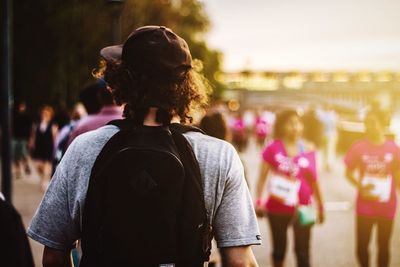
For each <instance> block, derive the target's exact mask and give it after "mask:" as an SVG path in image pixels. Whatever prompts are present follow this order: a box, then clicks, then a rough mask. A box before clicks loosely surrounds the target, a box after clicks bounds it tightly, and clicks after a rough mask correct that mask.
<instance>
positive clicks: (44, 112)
mask: <svg viewBox="0 0 400 267" xmlns="http://www.w3.org/2000/svg"><path fill="white" fill-rule="evenodd" d="M53 116H54V110H53V108H52V107H50V106H48V105H45V106H44V107H43V108H42V109H41V110H40V120H39V121H38V122H37V123H35V124H34V125H33V127H32V136H31V139H30V141H29V148H30V151H31V152H32V158H33V160H34V161H35V164H36V169H37V172H38V174H39V176H40V185H41V187H42V190H43V191H45V190H46V189H47V186H48V183H49V181H50V177H51V170H52V160H53V149H54V140H55V138H56V136H57V132H58V129H57V126H56V125H55V124H54V123H53Z"/></svg>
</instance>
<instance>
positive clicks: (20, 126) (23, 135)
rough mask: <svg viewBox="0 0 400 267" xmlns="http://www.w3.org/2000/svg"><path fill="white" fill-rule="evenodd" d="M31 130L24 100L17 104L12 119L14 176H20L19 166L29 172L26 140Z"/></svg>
mask: <svg viewBox="0 0 400 267" xmlns="http://www.w3.org/2000/svg"><path fill="white" fill-rule="evenodd" d="M31 130H32V118H31V116H30V115H29V114H28V112H27V107H26V104H25V102H21V103H20V104H18V106H17V109H16V111H15V113H14V120H13V137H14V139H13V141H12V148H13V165H14V170H15V176H16V177H17V178H20V177H21V175H22V174H21V167H22V168H23V170H24V172H25V174H30V173H31V169H30V167H29V161H28V157H29V155H28V140H29V137H30V135H31Z"/></svg>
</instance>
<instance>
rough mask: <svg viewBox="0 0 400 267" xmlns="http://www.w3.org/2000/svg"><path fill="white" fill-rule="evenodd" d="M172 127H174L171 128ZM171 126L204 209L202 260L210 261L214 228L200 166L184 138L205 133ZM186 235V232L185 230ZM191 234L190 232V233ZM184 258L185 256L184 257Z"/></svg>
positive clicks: (178, 125) (187, 174)
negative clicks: (185, 134)
mask: <svg viewBox="0 0 400 267" xmlns="http://www.w3.org/2000/svg"><path fill="white" fill-rule="evenodd" d="M171 126H172V127H171ZM171 126H170V130H171V134H172V138H173V140H174V142H175V144H176V147H177V149H178V153H179V155H180V159H181V161H182V163H183V166H184V170H185V173H186V177H190V178H189V179H190V182H192V183H193V184H194V186H195V187H196V190H197V191H198V196H199V201H200V203H201V208H202V209H203V214H204V218H203V225H201V228H202V231H203V237H202V239H203V240H202V244H203V245H202V250H203V255H202V258H203V260H204V261H208V259H209V256H210V254H211V240H212V227H211V225H210V224H209V220H208V218H209V214H208V212H207V209H206V206H205V201H204V192H203V186H202V178H201V173H200V166H199V163H198V161H197V159H196V156H195V154H194V152H193V149H192V146H191V145H190V143H189V141H188V140H187V139H186V138H185V137H184V136H183V133H185V132H190V131H196V132H201V133H202V132H203V131H201V130H200V129H198V128H196V127H191V126H184V125H181V124H173V125H171ZM183 232H184V235H185V230H183ZM189 233H190V231H189ZM183 257H184V256H183Z"/></svg>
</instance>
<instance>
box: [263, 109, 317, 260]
mask: <svg viewBox="0 0 400 267" xmlns="http://www.w3.org/2000/svg"><path fill="white" fill-rule="evenodd" d="M302 131H303V123H302V121H301V118H300V116H299V115H298V113H297V112H296V111H294V110H286V111H283V112H281V113H280V114H278V116H277V119H276V122H275V127H274V140H272V141H271V142H270V143H269V144H268V145H267V147H266V148H265V149H264V151H263V152H262V158H263V161H262V164H261V169H260V175H259V179H258V182H257V188H256V197H257V201H256V212H257V214H258V215H259V216H263V215H264V214H265V212H266V213H267V216H268V221H269V225H270V229H271V234H272V243H273V252H272V259H273V263H274V264H273V266H274V267H279V266H283V263H284V258H285V251H286V239H287V231H288V228H289V226H290V225H293V229H294V240H295V252H296V259H297V266H299V267H308V266H310V256H309V244H310V234H311V227H312V224H313V223H312V222H311V223H310V222H308V223H304V222H303V221H302V220H300V213H299V210H300V207H308V208H310V209H311V210H313V208H311V207H312V206H313V196H315V200H316V204H317V210H318V212H317V215H316V217H318V218H315V220H318V221H319V222H321V223H322V222H323V221H324V211H323V203H322V198H321V193H320V189H319V184H318V181H317V171H316V162H315V151H314V148H313V146H312V145H311V144H310V143H308V142H307V141H305V140H303V139H302V138H301V134H302ZM267 176H268V181H269V183H268V199H267V201H266V202H265V203H264V201H262V200H261V197H262V195H263V192H264V189H265V184H266V181H267Z"/></svg>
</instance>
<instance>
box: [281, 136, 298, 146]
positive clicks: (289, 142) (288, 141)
mask: <svg viewBox="0 0 400 267" xmlns="http://www.w3.org/2000/svg"><path fill="white" fill-rule="evenodd" d="M282 141H283V143H285V144H286V145H289V146H292V145H297V141H298V137H296V136H290V137H284V138H283V139H282Z"/></svg>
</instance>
